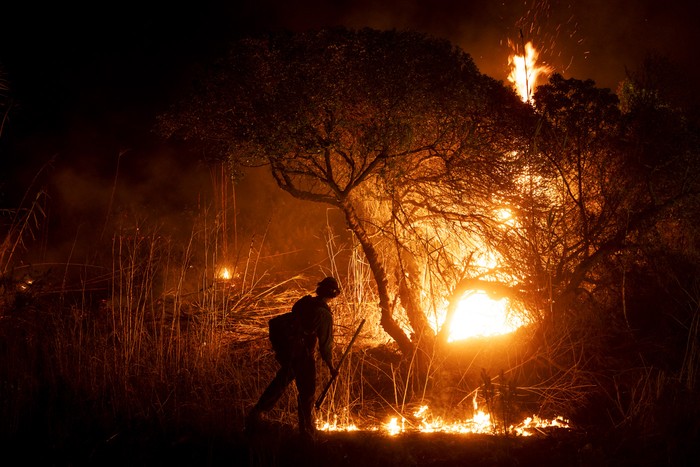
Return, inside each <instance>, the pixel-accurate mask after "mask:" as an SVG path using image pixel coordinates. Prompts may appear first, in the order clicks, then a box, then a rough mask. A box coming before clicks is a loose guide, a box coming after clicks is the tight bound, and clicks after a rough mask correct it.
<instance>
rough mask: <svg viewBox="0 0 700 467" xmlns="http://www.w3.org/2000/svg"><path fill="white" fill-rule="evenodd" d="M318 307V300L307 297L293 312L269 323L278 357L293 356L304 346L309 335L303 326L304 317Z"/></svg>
mask: <svg viewBox="0 0 700 467" xmlns="http://www.w3.org/2000/svg"><path fill="white" fill-rule="evenodd" d="M316 305H317V299H315V298H313V297H311V296H310V295H306V296H304V297H302V298H301V299H300V300H298V301H297V302H296V303H295V304H294V306H293V307H292V311H290V312H287V313H284V314H281V315H278V316H275V317H274V318H271V319H270V320H269V321H268V322H267V325H268V331H269V334H268V336H269V338H270V343H271V344H272V349H273V350H274V351H275V353H276V354H277V355H291V354H293V353H296V351H298V350H300V349H301V348H302V347H303V346H304V341H305V339H306V337H307V336H308V333H307V332H306V331H305V330H304V328H303V326H302V315H304V313H305V311H306V310H310V309H311V308H312V307H315V306H316Z"/></svg>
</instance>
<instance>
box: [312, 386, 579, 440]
mask: <svg viewBox="0 0 700 467" xmlns="http://www.w3.org/2000/svg"><path fill="white" fill-rule="evenodd" d="M473 405H474V413H473V415H472V416H471V418H465V419H462V420H453V421H446V420H443V419H442V418H441V417H433V416H432V415H431V414H430V409H429V407H428V406H427V405H423V406H421V407H419V408H418V410H416V411H415V412H414V413H413V422H409V421H408V420H407V419H406V418H404V417H391V418H389V420H388V421H387V422H386V423H383V424H381V425H380V426H369V427H364V428H362V429H360V428H358V427H357V425H355V424H354V423H348V424H347V425H344V424H341V423H338V422H337V417H334V421H333V422H332V423H329V422H326V423H324V422H321V421H320V420H317V421H316V427H317V428H318V429H319V430H321V431H328V432H331V431H360V430H365V431H379V432H382V433H386V434H387V435H389V436H397V435H400V434H402V433H407V432H420V433H450V434H470V433H471V434H493V433H494V432H495V429H494V422H493V421H492V420H491V415H490V414H489V413H488V412H486V411H484V410H483V409H481V408H479V407H478V404H477V402H476V393H475V394H474V400H473ZM415 420H418V422H417V423H416V421H415ZM545 428H564V429H567V428H571V426H570V424H569V421H568V420H566V419H565V418H563V417H561V416H559V417H555V418H553V419H551V420H548V419H544V418H540V417H538V416H537V415H533V416H532V417H527V418H525V419H524V420H523V421H521V422H520V423H517V424H514V425H510V426H509V427H508V430H507V431H508V433H509V434H512V435H515V436H523V437H525V436H533V435H534V434H537V433H539V432H541V431H542V430H543V429H545Z"/></svg>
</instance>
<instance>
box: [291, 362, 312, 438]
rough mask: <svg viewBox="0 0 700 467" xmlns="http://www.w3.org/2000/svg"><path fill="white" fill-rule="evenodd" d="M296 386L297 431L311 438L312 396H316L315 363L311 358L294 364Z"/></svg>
mask: <svg viewBox="0 0 700 467" xmlns="http://www.w3.org/2000/svg"><path fill="white" fill-rule="evenodd" d="M295 373H296V384H297V390H298V392H299V395H298V398H297V406H298V410H299V431H300V432H301V434H302V435H309V436H313V435H314V434H315V433H316V425H315V420H314V418H313V404H314V396H315V394H316V363H315V362H314V359H313V356H305V357H304V358H301V359H299V361H297V362H295Z"/></svg>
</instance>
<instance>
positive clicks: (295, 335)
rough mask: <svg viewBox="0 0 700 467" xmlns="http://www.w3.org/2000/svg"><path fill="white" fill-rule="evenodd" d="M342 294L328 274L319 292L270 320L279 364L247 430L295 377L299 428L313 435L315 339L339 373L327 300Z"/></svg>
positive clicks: (333, 373)
mask: <svg viewBox="0 0 700 467" xmlns="http://www.w3.org/2000/svg"><path fill="white" fill-rule="evenodd" d="M339 294H340V289H339V287H338V282H337V281H336V280H335V279H334V278H333V277H326V278H325V279H323V280H322V281H321V282H319V283H318V284H317V287H316V296H315V297H312V296H311V295H306V296H304V297H302V298H301V299H299V300H298V301H297V302H296V303H295V304H294V306H293V307H292V311H291V312H289V313H285V314H283V315H279V316H276V317H274V318H272V319H271V320H270V321H269V330H270V342H271V343H272V348H273V349H274V351H275V358H277V361H278V362H279V364H280V369H279V370H278V371H277V374H276V375H275V377H274V379H273V380H272V381H271V382H270V384H269V385H268V386H267V388H266V389H265V391H264V392H263V393H262V395H261V396H260V399H259V400H258V402H257V404H255V406H254V407H253V408H252V409H251V411H250V412H249V414H248V416H247V417H246V431H248V433H251V432H253V431H255V429H256V428H257V426H259V422H260V419H261V414H262V413H263V412H266V411H268V410H271V409H272V408H273V407H274V406H275V404H276V403H277V401H278V400H279V399H280V397H282V394H283V393H284V391H285V390H286V389H287V386H289V383H291V382H292V380H294V381H295V382H296V385H297V390H298V393H299V394H298V396H297V405H298V416H299V432H300V433H301V435H302V436H304V437H307V438H313V437H314V436H315V434H316V426H315V424H314V420H313V417H312V410H313V403H314V395H315V393H316V362H315V354H316V343H317V342H318V348H319V353H320V354H321V358H322V359H323V361H324V362H325V363H326V365H327V366H328V369H329V371H330V373H331V375H332V376H335V375H336V374H337V369H336V368H335V367H334V366H333V315H332V314H331V309H330V307H329V306H328V302H329V301H330V300H331V299H332V298H335V297H337V296H338V295H339Z"/></svg>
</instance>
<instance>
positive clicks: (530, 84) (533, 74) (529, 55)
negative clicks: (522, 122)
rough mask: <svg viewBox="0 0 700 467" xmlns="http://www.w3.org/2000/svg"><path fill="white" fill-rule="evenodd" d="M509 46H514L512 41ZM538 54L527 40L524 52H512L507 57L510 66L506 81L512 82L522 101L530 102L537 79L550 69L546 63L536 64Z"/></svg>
mask: <svg viewBox="0 0 700 467" xmlns="http://www.w3.org/2000/svg"><path fill="white" fill-rule="evenodd" d="M511 47H513V48H515V47H514V46H513V44H512V43H511ZM538 56H539V52H537V51H536V50H535V47H534V46H533V45H532V42H528V43H527V44H525V54H523V55H518V54H517V53H513V54H512V55H510V57H508V65H510V67H511V70H510V74H509V75H508V81H510V82H511V83H513V87H514V88H515V90H516V91H517V93H518V94H519V95H520V98H521V99H522V101H523V102H530V100H531V97H532V91H533V89H534V88H535V85H536V84H537V81H538V79H540V77H542V76H544V75H546V74H549V73H550V72H551V71H552V69H551V67H549V66H547V65H538V64H537V57H538Z"/></svg>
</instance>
